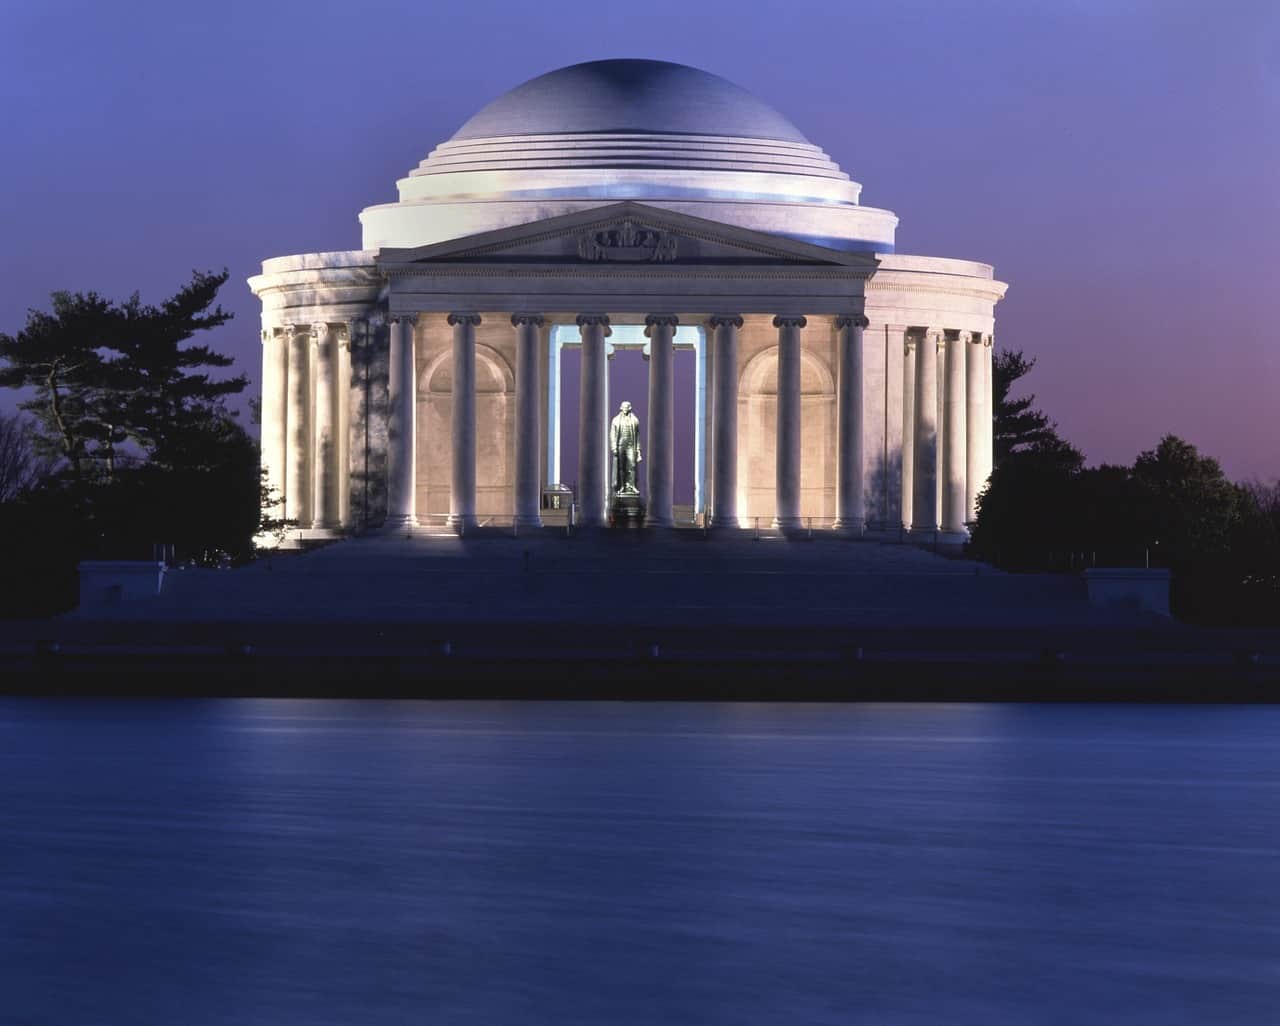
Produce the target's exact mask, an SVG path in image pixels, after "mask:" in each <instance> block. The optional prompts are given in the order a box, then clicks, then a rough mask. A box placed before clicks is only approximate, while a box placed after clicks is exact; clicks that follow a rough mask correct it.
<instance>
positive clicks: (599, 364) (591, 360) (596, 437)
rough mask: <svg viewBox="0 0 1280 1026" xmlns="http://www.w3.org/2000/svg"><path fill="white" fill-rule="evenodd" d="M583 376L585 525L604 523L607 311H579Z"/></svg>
mask: <svg viewBox="0 0 1280 1026" xmlns="http://www.w3.org/2000/svg"><path fill="white" fill-rule="evenodd" d="M577 324H578V330H579V332H580V333H581V335H582V375H581V378H580V381H579V389H578V410H579V413H578V508H579V509H580V510H581V514H582V515H581V519H580V522H581V523H582V525H583V526H584V527H603V526H604V524H605V508H604V504H605V485H606V478H607V476H608V466H609V460H608V450H609V437H608V435H609V414H608V402H609V363H608V358H607V357H606V355H605V350H604V340H605V339H606V338H607V337H608V336H609V335H610V334H612V332H611V331H610V328H609V318H608V316H607V315H605V314H579V315H578V318H577Z"/></svg>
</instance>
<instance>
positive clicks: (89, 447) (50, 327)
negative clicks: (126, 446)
mask: <svg viewBox="0 0 1280 1026" xmlns="http://www.w3.org/2000/svg"><path fill="white" fill-rule="evenodd" d="M52 305H53V312H52V313H45V312H43V311H40V310H30V311H28V313H27V324H26V327H24V328H23V329H22V331H20V332H19V333H18V334H17V335H16V336H14V335H8V334H4V333H0V387H6V388H30V389H32V390H33V391H34V393H35V395H34V398H32V399H29V400H27V401H25V402H23V403H20V404H19V406H20V408H21V409H23V410H27V411H28V412H31V413H33V414H35V416H36V421H37V431H36V433H35V435H34V436H33V441H34V444H35V446H36V450H37V452H39V453H41V454H42V455H52V456H57V457H59V458H60V459H61V460H64V461H65V462H66V464H67V466H68V467H69V468H70V470H71V472H72V474H73V475H74V476H75V477H77V478H79V477H80V476H81V475H82V474H83V472H84V470H85V467H86V462H87V461H89V460H90V459H92V458H94V457H95V456H97V455H98V453H97V446H98V443H99V442H100V440H101V438H102V436H103V430H102V407H103V405H104V403H103V392H104V388H105V387H106V386H107V380H106V379H107V374H106V373H105V367H104V357H103V353H104V352H107V351H109V350H110V348H111V346H112V344H113V343H114V341H115V332H116V329H117V327H118V317H117V315H116V311H115V307H114V304H112V303H111V302H110V300H106V299H103V298H102V297H101V296H99V295H98V294H97V293H95V292H88V293H79V292H77V293H74V294H73V293H70V292H55V293H53V296H52Z"/></svg>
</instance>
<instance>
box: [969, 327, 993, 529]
mask: <svg viewBox="0 0 1280 1026" xmlns="http://www.w3.org/2000/svg"><path fill="white" fill-rule="evenodd" d="M964 353H965V369H964V385H965V406H966V409H965V421H964V426H965V490H964V511H965V519H966V520H969V521H972V520H973V519H974V518H975V517H976V516H977V509H978V493H979V492H981V491H982V486H983V485H984V484H986V482H987V479H986V476H985V475H984V474H983V473H982V465H983V461H982V442H983V431H982V418H983V417H984V416H986V412H985V411H986V403H985V402H983V394H982V386H983V385H984V384H985V382H986V379H987V376H986V373H985V371H986V368H985V367H984V366H983V361H984V359H985V357H986V349H985V348H984V347H983V345H982V336H981V335H980V334H978V333H977V332H974V333H973V334H971V335H970V336H969V342H968V345H966V346H965V347H964Z"/></svg>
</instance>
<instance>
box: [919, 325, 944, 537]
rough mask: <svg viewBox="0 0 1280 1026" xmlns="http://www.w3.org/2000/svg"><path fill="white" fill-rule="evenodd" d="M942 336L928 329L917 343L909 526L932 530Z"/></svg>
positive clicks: (935, 514) (934, 528)
mask: <svg viewBox="0 0 1280 1026" xmlns="http://www.w3.org/2000/svg"><path fill="white" fill-rule="evenodd" d="M941 341H942V336H941V333H940V332H938V331H932V330H931V331H928V332H926V333H925V335H924V337H923V338H921V339H920V340H919V341H918V342H917V343H916V382H915V384H916V401H915V410H914V413H915V444H916V452H915V463H914V466H913V468H912V476H913V479H914V480H913V484H914V494H915V502H914V504H913V505H912V508H911V530H912V531H919V532H924V533H927V534H932V533H934V532H935V531H937V529H938V346H939V345H940V344H941Z"/></svg>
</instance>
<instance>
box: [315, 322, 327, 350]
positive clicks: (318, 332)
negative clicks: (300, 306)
mask: <svg viewBox="0 0 1280 1026" xmlns="http://www.w3.org/2000/svg"><path fill="white" fill-rule="evenodd" d="M328 339H329V325H328V323H327V322H325V321H316V322H315V323H314V324H312V325H311V343H312V345H317V346H318V345H320V343H322V342H327V341H328Z"/></svg>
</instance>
